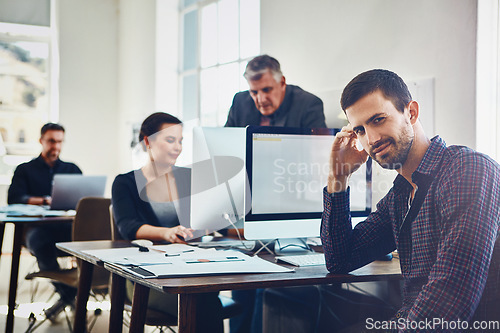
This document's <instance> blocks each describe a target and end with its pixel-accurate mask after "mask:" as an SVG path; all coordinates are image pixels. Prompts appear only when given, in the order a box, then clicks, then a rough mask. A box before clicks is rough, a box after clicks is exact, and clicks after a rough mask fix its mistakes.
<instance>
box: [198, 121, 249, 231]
mask: <svg viewBox="0 0 500 333" xmlns="http://www.w3.org/2000/svg"><path fill="white" fill-rule="evenodd" d="M245 133H246V132H245V128H228V127H222V128H220V127H218V128H217V127H195V128H194V129H193V164H192V169H191V228H193V229H196V230H205V231H206V232H211V231H215V230H220V229H223V228H225V227H227V226H229V225H231V224H236V223H237V222H239V221H242V220H243V218H244V216H245V203H244V200H245V195H244V191H245V188H246V186H245V183H247V182H248V180H247V176H246V170H245V145H246V143H245Z"/></svg>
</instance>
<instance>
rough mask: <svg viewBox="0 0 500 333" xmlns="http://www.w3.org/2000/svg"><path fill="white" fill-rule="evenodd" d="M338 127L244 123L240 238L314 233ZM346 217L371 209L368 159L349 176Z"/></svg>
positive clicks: (298, 235)
mask: <svg viewBox="0 0 500 333" xmlns="http://www.w3.org/2000/svg"><path fill="white" fill-rule="evenodd" d="M338 131H339V129H325V128H323V129H303V128H285V127H260V126H259V127H254V126H249V127H248V128H247V133H246V135H247V136H246V169H247V174H248V181H249V182H248V184H249V185H248V186H249V191H246V192H247V193H249V194H250V196H251V198H250V200H246V202H248V203H249V204H250V207H248V208H247V209H246V211H248V213H247V215H246V217H245V223H244V232H245V238H246V239H276V238H283V239H285V238H306V237H318V236H319V232H320V223H321V214H322V211H323V188H324V187H325V186H326V184H327V180H328V171H329V158H330V151H331V146H332V142H333V139H334V135H335V133H336V132H338ZM350 188H351V215H352V216H367V215H368V214H369V213H370V211H371V160H369V161H368V162H367V163H365V164H363V166H362V167H361V168H360V169H359V170H358V171H356V172H355V173H354V174H353V175H352V176H351V179H350Z"/></svg>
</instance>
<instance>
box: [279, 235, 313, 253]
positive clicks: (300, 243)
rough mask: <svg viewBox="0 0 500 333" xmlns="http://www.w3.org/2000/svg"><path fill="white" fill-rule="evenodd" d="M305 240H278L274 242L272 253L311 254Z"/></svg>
mask: <svg viewBox="0 0 500 333" xmlns="http://www.w3.org/2000/svg"><path fill="white" fill-rule="evenodd" d="M306 241H307V238H278V239H276V240H275V242H274V253H275V254H276V255H295V254H306V253H310V252H311V248H310V247H309V245H307V242H306Z"/></svg>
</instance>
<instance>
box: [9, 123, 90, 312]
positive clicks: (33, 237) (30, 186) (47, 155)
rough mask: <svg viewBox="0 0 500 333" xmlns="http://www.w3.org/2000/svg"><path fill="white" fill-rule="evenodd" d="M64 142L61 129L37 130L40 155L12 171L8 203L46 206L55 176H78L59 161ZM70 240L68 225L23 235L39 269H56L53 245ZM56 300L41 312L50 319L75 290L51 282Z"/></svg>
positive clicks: (74, 169)
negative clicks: (39, 134)
mask: <svg viewBox="0 0 500 333" xmlns="http://www.w3.org/2000/svg"><path fill="white" fill-rule="evenodd" d="M63 140H64V127H62V126H61V125H59V124H54V123H47V124H45V125H44V126H43V127H42V129H41V136H40V144H41V145H42V152H41V154H40V156H38V157H37V158H35V159H33V160H31V161H29V162H26V163H23V164H20V165H19V166H18V167H17V168H16V170H15V171H14V176H13V177H12V183H11V185H10V187H9V192H8V197H7V201H8V203H9V204H19V203H21V204H32V205H50V204H51V201H52V198H51V196H50V195H51V193H52V181H53V178H54V175H55V174H81V173H82V171H81V170H80V168H78V166H76V165H75V164H73V163H69V162H63V161H61V160H60V159H59V154H60V152H61V147H62V143H63ZM68 241H71V224H69V223H68V224H57V225H44V226H37V227H32V228H30V229H29V230H28V231H27V232H26V246H27V247H28V249H29V250H30V252H31V253H32V254H33V255H34V256H35V257H36V259H37V262H38V267H39V268H40V270H58V269H60V268H59V264H58V262H57V249H56V246H55V244H56V243H57V242H68ZM54 287H55V289H56V291H57V292H58V293H59V295H60V299H59V300H58V301H57V302H56V303H55V304H54V305H53V306H52V307H50V308H49V309H47V310H46V311H45V314H46V316H47V317H48V318H49V319H50V318H52V317H55V316H57V314H58V313H59V312H61V311H62V310H63V309H64V308H65V307H66V305H68V304H70V303H72V302H73V300H74V298H75V296H76V289H75V288H73V287H69V286H67V285H63V284H60V283H58V284H56V283H54Z"/></svg>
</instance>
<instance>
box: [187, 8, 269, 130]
mask: <svg viewBox="0 0 500 333" xmlns="http://www.w3.org/2000/svg"><path fill="white" fill-rule="evenodd" d="M181 22H182V23H181V31H182V47H181V52H182V54H181V56H180V59H181V64H180V87H181V89H180V90H181V107H182V118H183V120H184V121H189V120H195V119H197V120H198V123H199V125H201V126H222V125H224V124H225V122H226V118H227V113H228V111H229V107H230V106H231V102H232V100H233V96H234V94H235V93H237V92H238V91H240V90H246V89H248V85H247V83H246V81H245V79H244V78H243V72H244V70H245V66H246V64H247V62H248V61H249V60H250V59H252V58H253V57H255V56H256V55H258V54H259V52H260V3H259V0H218V1H215V0H212V1H202V0H198V1H197V0H184V1H182V5H181Z"/></svg>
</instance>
